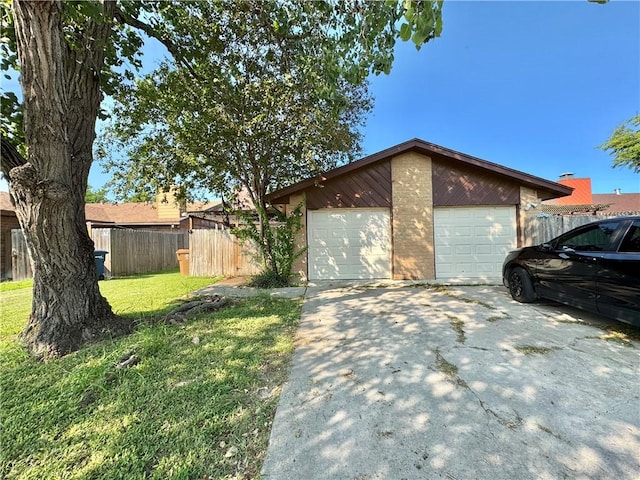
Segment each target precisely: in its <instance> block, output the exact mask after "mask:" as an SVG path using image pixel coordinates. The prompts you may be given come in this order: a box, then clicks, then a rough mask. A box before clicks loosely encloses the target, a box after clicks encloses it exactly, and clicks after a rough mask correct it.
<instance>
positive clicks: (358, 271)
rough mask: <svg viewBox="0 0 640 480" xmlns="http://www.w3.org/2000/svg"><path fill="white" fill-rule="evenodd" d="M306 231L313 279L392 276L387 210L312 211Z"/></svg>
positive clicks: (389, 227) (310, 270)
mask: <svg viewBox="0 0 640 480" xmlns="http://www.w3.org/2000/svg"><path fill="white" fill-rule="evenodd" d="M307 230H308V238H309V251H308V259H309V278H310V279H311V280H322V279H367V278H390V276H391V221H390V214H389V210H388V209H343V210H340V211H336V210H330V209H325V210H310V211H309V212H308V226H307ZM316 231H324V232H328V233H326V236H323V235H324V234H321V235H316Z"/></svg>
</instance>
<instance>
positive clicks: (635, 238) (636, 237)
mask: <svg viewBox="0 0 640 480" xmlns="http://www.w3.org/2000/svg"><path fill="white" fill-rule="evenodd" d="M620 251H621V252H640V221H635V222H633V224H632V225H631V228H630V229H629V231H628V232H627V234H626V235H625V236H624V240H622V244H621V245H620Z"/></svg>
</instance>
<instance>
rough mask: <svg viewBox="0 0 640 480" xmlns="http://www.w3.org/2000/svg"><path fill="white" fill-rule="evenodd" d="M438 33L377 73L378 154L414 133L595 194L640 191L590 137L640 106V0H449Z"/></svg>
mask: <svg viewBox="0 0 640 480" xmlns="http://www.w3.org/2000/svg"><path fill="white" fill-rule="evenodd" d="M443 20H444V29H443V32H442V36H441V37H440V38H438V39H436V40H434V41H433V42H430V43H428V44H427V45H425V46H424V47H423V48H422V49H421V50H420V51H419V52H416V51H415V48H414V47H413V46H412V45H410V44H401V45H398V47H397V55H396V61H395V63H394V66H393V70H392V71H391V74H390V75H389V76H379V77H375V78H374V79H373V80H372V85H371V91H372V93H373V95H374V96H375V98H376V107H375V109H374V111H373V114H372V115H371V117H370V118H369V121H368V124H367V127H366V129H365V130H364V135H365V137H364V147H365V149H366V153H368V154H371V153H375V152H377V151H380V150H382V149H384V148H387V147H390V146H393V145H395V144H398V143H400V142H402V141H405V140H408V139H411V138H415V137H417V138H421V139H423V140H426V141H429V142H432V143H436V144H438V145H442V146H444V147H448V148H452V149H454V150H458V151H461V152H464V153H466V154H469V155H473V156H476V157H480V158H483V159H485V160H489V161H491V162H494V163H498V164H501V165H505V166H507V167H510V168H515V169H517V170H521V171H524V172H527V173H530V174H532V175H536V176H539V177H543V178H546V179H549V180H557V179H558V176H559V175H560V174H561V173H563V172H573V173H574V174H575V175H576V177H591V179H592V187H593V191H594V192H595V193H612V192H613V190H614V189H615V188H620V189H621V190H622V192H627V193H628V192H640V176H639V175H638V174H634V173H633V172H632V171H631V170H630V169H612V168H611V157H610V156H609V155H608V154H607V153H605V152H603V151H601V150H599V149H596V148H595V147H596V146H597V145H600V144H601V143H603V142H604V141H606V140H607V139H608V138H609V136H610V135H611V133H612V132H613V130H614V128H615V127H616V126H617V125H619V124H620V123H622V122H623V121H625V120H626V119H628V118H631V117H632V116H634V115H637V114H638V113H640V2H624V1H615V0H613V1H612V2H610V3H608V4H606V5H599V4H594V3H588V2H587V1H586V0H578V1H571V2H484V1H475V2H460V1H446V0H445V3H444V14H443Z"/></svg>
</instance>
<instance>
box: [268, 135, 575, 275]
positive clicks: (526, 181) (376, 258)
mask: <svg viewBox="0 0 640 480" xmlns="http://www.w3.org/2000/svg"><path fill="white" fill-rule="evenodd" d="M571 191H572V189H571V188H570V187H567V186H564V185H559V184H558V183H555V182H552V181H549V180H545V179H542V178H539V177H535V176H533V175H529V174H526V173H523V172H520V171H517V170H513V169H510V168H507V167H503V166H501V165H497V164H495V163H491V162H488V161H485V160H481V159H479V158H475V157H472V156H469V155H466V154H464V153H460V152H456V151H454V150H450V149H448V148H444V147H441V146H438V145H434V144H432V143H427V142H425V141H422V140H419V139H414V140H410V141H408V142H405V143H402V144H400V145H396V146H395V147H391V148H389V149H387V150H384V151H382V152H379V153H376V154H374V155H371V156H368V157H365V158H363V159H361V160H358V161H356V162H353V163H350V164H348V165H345V166H343V167H340V168H336V169H334V170H331V171H329V172H326V173H325V174H323V175H321V176H319V177H316V178H311V179H308V180H305V181H302V182H299V183H297V184H295V185H292V186H290V187H288V188H284V189H281V190H278V191H276V192H273V193H271V194H269V195H268V200H269V202H270V203H271V204H272V205H275V206H279V208H281V209H283V210H284V211H287V212H290V211H291V210H293V208H295V206H296V205H298V204H299V203H300V202H302V201H306V210H305V214H304V216H303V224H304V229H303V230H304V231H303V232H301V234H300V238H299V239H298V240H299V242H298V243H299V246H300V247H304V246H307V247H308V250H307V252H306V255H303V257H302V258H301V260H300V261H299V263H298V264H297V265H296V271H297V272H298V273H300V275H301V276H302V277H303V278H308V279H309V280H322V279H371V278H392V279H398V280H399V279H419V280H434V279H436V280H462V279H470V280H474V279H475V280H489V281H499V279H500V276H501V266H502V262H503V260H504V257H505V254H506V252H507V251H508V250H511V249H513V248H515V247H517V246H519V245H522V243H523V239H522V237H523V234H522V232H523V231H524V221H525V210H529V209H530V208H531V206H532V205H536V204H539V203H540V202H541V201H542V200H546V199H551V198H556V197H561V196H565V195H569V194H570V193H571Z"/></svg>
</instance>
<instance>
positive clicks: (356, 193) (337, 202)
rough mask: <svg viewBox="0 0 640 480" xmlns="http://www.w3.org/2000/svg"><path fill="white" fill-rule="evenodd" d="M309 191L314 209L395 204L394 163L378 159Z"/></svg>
mask: <svg viewBox="0 0 640 480" xmlns="http://www.w3.org/2000/svg"><path fill="white" fill-rule="evenodd" d="M306 192H307V208H309V209H311V210H316V209H320V208H374V207H391V162H390V161H389V160H387V161H382V162H378V163H376V164H373V165H370V166H368V167H366V168H363V169H362V170H358V171H355V172H353V173H350V174H348V175H343V176H341V177H338V178H336V179H333V180H329V181H327V182H324V183H320V184H318V185H317V186H315V187H311V188H309V189H307V191H306ZM289 202H290V203H291V200H289Z"/></svg>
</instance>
